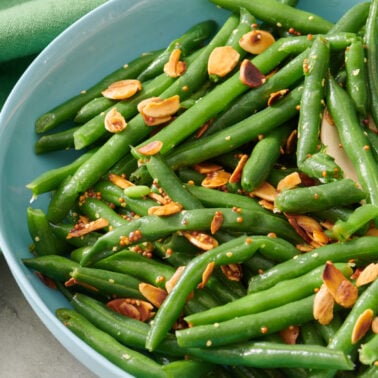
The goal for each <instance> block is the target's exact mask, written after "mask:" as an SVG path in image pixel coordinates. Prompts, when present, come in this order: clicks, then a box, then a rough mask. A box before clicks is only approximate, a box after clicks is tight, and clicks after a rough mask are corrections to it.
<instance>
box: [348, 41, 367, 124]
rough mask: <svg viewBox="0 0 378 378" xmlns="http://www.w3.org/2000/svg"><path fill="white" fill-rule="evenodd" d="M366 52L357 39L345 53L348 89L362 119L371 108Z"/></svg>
mask: <svg viewBox="0 0 378 378" xmlns="http://www.w3.org/2000/svg"><path fill="white" fill-rule="evenodd" d="M364 50H365V49H364V47H363V44H362V41H361V40H360V39H355V40H354V41H352V43H351V44H350V45H349V46H348V47H347V49H346V51H345V69H346V73H347V81H346V89H347V92H348V93H349V96H350V97H351V98H352V100H353V102H354V104H355V106H356V109H357V111H358V113H359V114H360V115H361V116H362V117H366V115H367V111H368V106H369V94H368V88H367V67H366V56H365V51H364Z"/></svg>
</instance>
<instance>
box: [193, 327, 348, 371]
mask: <svg viewBox="0 0 378 378" xmlns="http://www.w3.org/2000/svg"><path fill="white" fill-rule="evenodd" d="M220 326H221V325H220ZM191 354H192V355H197V356H198V357H199V356H200V355H201V356H202V358H203V359H204V360H206V361H210V362H214V363H220V362H221V361H222V362H223V363H226V364H227V365H244V366H252V367H258V368H269V367H273V368H291V367H299V368H306V369H312V368H317V369H334V368H336V369H341V370H353V363H352V361H351V360H350V357H348V356H347V355H345V354H344V353H342V352H339V351H332V352H331V351H330V350H329V349H327V348H326V347H324V346H319V345H295V344H293V345H287V344H282V343H274V342H261V341H260V342H251V343H243V344H241V345H240V344H239V345H236V346H235V345H232V346H223V347H218V348H207V349H206V351H204V350H203V349H194V350H191Z"/></svg>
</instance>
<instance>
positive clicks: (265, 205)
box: [259, 199, 274, 211]
mask: <svg viewBox="0 0 378 378" xmlns="http://www.w3.org/2000/svg"><path fill="white" fill-rule="evenodd" d="M259 205H260V206H261V207H263V208H264V209H267V210H269V211H274V204H273V202H270V201H267V200H264V199H262V200H260V201H259Z"/></svg>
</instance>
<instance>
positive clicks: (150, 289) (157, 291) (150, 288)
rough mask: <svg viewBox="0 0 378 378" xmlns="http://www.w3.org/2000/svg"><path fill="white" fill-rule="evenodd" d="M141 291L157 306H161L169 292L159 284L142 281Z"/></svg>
mask: <svg viewBox="0 0 378 378" xmlns="http://www.w3.org/2000/svg"><path fill="white" fill-rule="evenodd" d="M139 291H140V292H141V294H142V295H143V296H144V297H145V298H146V299H147V300H148V301H149V302H151V303H152V304H153V305H154V306H155V307H156V308H159V307H160V306H161V304H162V303H163V302H164V299H165V298H166V297H167V295H168V293H167V292H166V291H165V290H164V289H162V288H160V287H157V286H154V285H151V284H148V283H145V282H141V283H140V284H139Z"/></svg>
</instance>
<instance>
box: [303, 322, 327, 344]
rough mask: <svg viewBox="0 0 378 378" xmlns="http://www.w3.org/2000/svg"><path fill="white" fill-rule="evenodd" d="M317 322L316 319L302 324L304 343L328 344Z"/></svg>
mask: <svg viewBox="0 0 378 378" xmlns="http://www.w3.org/2000/svg"><path fill="white" fill-rule="evenodd" d="M316 326H317V322H315V321H314V320H312V321H309V322H308V323H305V324H302V326H301V338H302V341H303V343H304V344H306V345H308V344H310V345H323V346H324V345H326V344H325V342H324V340H323V338H322V336H321V335H320V334H319V332H318V329H317V327H316Z"/></svg>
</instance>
